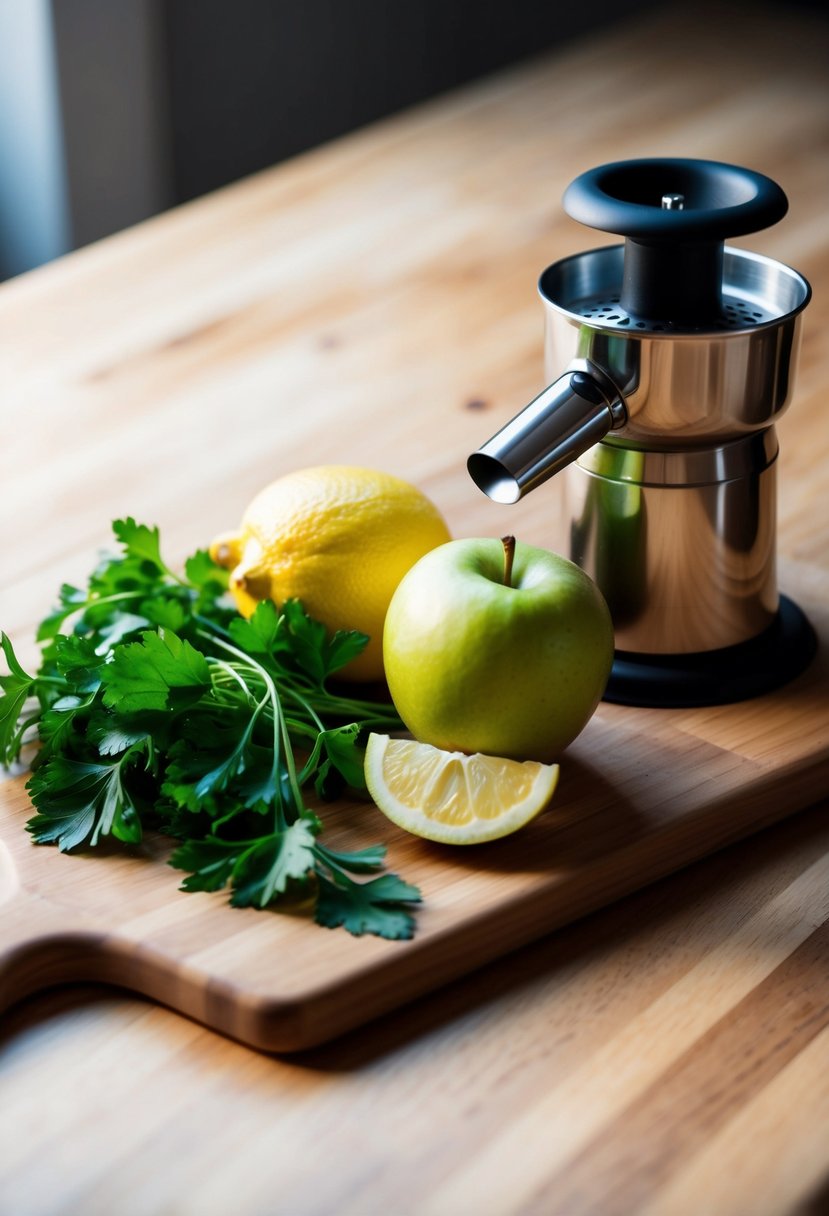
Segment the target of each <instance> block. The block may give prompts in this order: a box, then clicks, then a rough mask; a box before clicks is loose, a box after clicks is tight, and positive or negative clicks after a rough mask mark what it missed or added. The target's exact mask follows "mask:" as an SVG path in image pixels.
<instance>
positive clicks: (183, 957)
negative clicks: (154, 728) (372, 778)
mask: <svg viewBox="0 0 829 1216" xmlns="http://www.w3.org/2000/svg"><path fill="white" fill-rule="evenodd" d="M782 585H783V586H784V589H785V590H786V591H787V593H788V594H790V595H791V596H792V597H793V598H795V599H796V600H797V601H798V602H799V603H800V604H801V606H802V607H803V608H804V609H805V610H806V611H807V614H808V615H809V617H810V619H811V620H812V622H813V624H814V625H815V627H816V629H817V632H818V636H819V639H820V650H819V653H818V657H817V659H816V660H815V661H814V663H813V664H812V666H811V667H810V669H809V670H808V671H807V672H806V673H805V674H804V675H803V676H801V677H800V678H799V679H797V680H796V681H794V682H793V683H792V684H790V685H788V686H787V687H785V688H783V689H781V690H779V691H777V692H775V693H773V694H770V695H767V696H764V697H760V698H757V699H756V700H752V701H748V702H744V703H743V704H740V705H730V706H721V707H717V708H712V709H695V710H669V711H666V710H643V709H631V708H627V707H621V706H613V705H602V706H601V707H600V709H599V711H598V712H597V713H596V715H595V716H594V718H593V720H592V721H591V722H590V723H589V725H588V727H587V729H586V730H585V731H584V733H583V734H582V736H581V737H580V738H579V739H578V740H577V741H576V742H575V743H574V744H573V745H572V746H571V748H570V749H569V750H568V751H567V753H566V755H565V757H564V759H563V762H562V774H561V780H560V784H559V790H558V793H557V796H556V800H555V802H554V803H553V805H552V807H551V808H550V809H549V810H548V811H547V812H545V814H544V815H543V816H542V817H541V818H540V819H538V820H536V821H535V822H534V823H533V824H531V825H530V826H529V827H528V828H526V829H524V830H523V831H522V832H519V833H517V834H516V835H515V836H513V837H511V838H508V839H506V840H504V841H500V842H497V843H494V844H491V845H485V846H478V847H476V848H473V849H468V850H459V849H451V848H449V847H441V846H437V845H431V844H429V843H427V842H424V841H419V840H416V839H414V838H412V837H409V836H407V835H406V834H405V833H402V832H400V831H398V830H397V829H393V828H392V826H391V825H390V824H388V823H387V821H386V820H385V819H384V818H383V817H382V816H381V815H380V813H379V812H378V811H377V810H376V809H375V808H374V807H373V805H371V804H370V803H368V802H361V803H357V802H355V803H352V804H350V805H345V804H339V805H337V806H336V808H326V809H325V811H324V814H325V817H326V820H327V822H328V824H329V825H330V826H329V828H328V830H327V833H328V834H327V839H329V840H330V841H331V842H334V841H335V840H341V841H342V842H343V843H345V842H347V843H348V844H349V845H357V844H359V843H368V842H369V841H372V840H378V839H382V840H385V841H388V842H389V846H390V847H389V863H390V866H391V867H392V868H393V869H395V870H397V871H398V872H399V873H401V874H402V875H403V876H404V877H405V878H406V879H408V880H409V881H412V882H415V883H416V884H418V885H419V886H420V887H421V889H422V891H423V895H424V899H425V904H424V907H423V909H422V911H420V912H419V914H418V928H417V932H416V935H415V937H414V939H413V940H412V941H410V942H386V941H381V940H378V939H376V938H370V937H365V938H359V939H357V938H352V937H350V936H349V935H348V934H347V933H345V932H344V931H343V930H334V931H330V930H325V929H322V928H320V927H318V926H316V925H314V924H313V923H312V922H310V921H309V920H307V919H305V918H304V917H302V916H299V915H295V916H289V915H284V914H276V913H273V914H271V913H263V912H257V911H253V910H247V909H246V910H240V909H233V908H231V907H229V906H228V904H227V903H226V902H225V896H224V895H223V894H221V893H218V894H193V895H187V894H183V893H181V892H179V890H178V883H179V881H180V878H181V875H180V874H179V873H178V872H177V871H174V870H173V869H171V868H170V867H168V866H167V865H166V864H165V862H166V858H167V856H168V853H169V845H168V842H165V841H163V840H160V839H155V840H150V841H149V842H147V843H146V844H145V845H144V846H142V847H141V848H140V849H135V850H132V851H130V852H129V853H126V852H124V851H117V852H116V851H105V850H101V851H99V852H96V853H87V854H84V855H80V856H65V855H61V854H59V853H58V852H57V851H56V850H55V849H52V848H47V847H41V846H35V845H33V844H31V842H30V839H29V837H28V835H27V834H26V832H25V831H24V824H25V821H26V819H27V818H28V816H29V814H30V813H31V808H30V805H29V802H28V797H27V795H26V791H25V789H24V782H25V777H16V778H13V779H10V780H8V781H6V782H5V783H3V784H2V785H0V906H2V918H1V919H0V1011H2V1009H3V1008H4V1007H7V1006H8V1005H9V1004H10V1003H12V1002H13V1001H15V1000H17V999H19V998H21V997H23V996H25V995H27V994H29V993H32V992H34V991H36V990H38V989H41V988H44V987H47V986H49V985H53V984H57V983H61V982H65V981H77V980H94V981H102V982H106V983H112V984H118V985H123V986H124V987H127V988H130V989H133V990H135V991H136V992H140V993H143V994H145V995H147V996H150V997H152V998H154V999H156V1000H159V1001H162V1002H164V1003H166V1004H167V1005H170V1006H172V1007H173V1008H175V1009H177V1010H179V1011H181V1012H182V1013H185V1014H188V1015H190V1016H191V1017H194V1018H197V1019H199V1020H200V1021H203V1022H205V1023H206V1024H207V1025H209V1026H211V1027H213V1028H214V1029H216V1030H218V1031H221V1032H223V1033H226V1034H229V1035H232V1036H233V1037H235V1038H238V1039H240V1040H242V1041H244V1042H246V1043H248V1044H250V1045H252V1046H254V1047H258V1048H262V1049H265V1050H270V1051H295V1050H298V1049H301V1048H305V1047H309V1046H312V1045H314V1044H317V1043H319V1042H321V1041H323V1040H325V1039H328V1038H331V1037H333V1036H335V1035H338V1034H340V1033H342V1032H343V1031H346V1030H348V1029H350V1028H351V1027H354V1026H356V1025H359V1024H361V1023H363V1022H366V1021H368V1020H370V1019H371V1018H373V1017H376V1016H377V1015H379V1014H382V1013H385V1012H387V1011H389V1010H391V1009H393V1008H395V1007H396V1006H399V1005H400V1004H402V1003H403V1002H405V1001H408V1000H411V999H412V998H413V997H416V996H418V995H419V994H421V993H424V992H427V991H429V990H430V989H433V988H435V987H437V986H438V985H440V984H442V983H444V982H446V981H448V980H450V979H454V978H457V977H458V976H460V975H463V974H464V973H466V972H468V971H470V970H472V969H473V968H475V967H477V966H479V965H481V964H483V963H485V962H488V961H490V960H492V959H494V958H497V957H498V956H500V955H503V954H505V953H506V952H507V951H509V950H512V949H514V948H516V947H517V946H519V945H521V944H523V943H525V942H528V941H530V940H532V939H534V938H538V937H541V936H542V935H544V934H546V933H549V932H550V931H551V930H553V929H555V928H556V927H558V926H560V925H563V924H565V923H566V922H568V921H572V920H574V919H575V918H577V917H579V916H582V915H584V914H585V913H586V912H589V911H591V910H593V909H596V908H598V907H600V906H602V905H604V904H607V903H609V902H610V901H612V900H614V899H617V898H618V897H620V896H622V895H624V894H626V893H628V892H630V891H633V890H635V889H636V888H638V887H641V886H643V885H644V884H646V883H648V882H652V881H653V880H654V879H656V878H659V877H662V876H664V875H666V874H668V873H670V872H672V871H674V870H676V869H678V868H680V867H681V866H684V865H687V864H688V863H689V862H691V861H693V860H695V859H697V858H699V857H701V856H703V855H705V854H706V853H709V852H712V851H713V850H715V849H718V848H720V847H722V846H723V845H725V844H727V843H729V842H731V841H733V840H736V839H738V838H739V837H741V836H744V835H747V834H748V833H751V832H754V831H757V830H758V829H760V828H762V827H764V826H766V825H768V824H770V823H772V822H774V821H775V820H778V819H781V818H783V817H784V816H786V815H789V814H791V813H792V812H793V811H796V810H798V809H801V808H803V807H805V806H807V805H809V804H810V803H811V802H813V801H816V800H817V799H819V798H821V797H824V796H825V794H826V792H827V788H828V787H829V698H827V696H826V689H827V670H828V669H829V657H828V656H829V595H827V590H829V577H827V575H826V574H824V573H822V572H820V571H818V570H816V569H814V568H809V567H800V568H797V567H791V568H788V569H787V570H785V571H784V578H783V579H782Z"/></svg>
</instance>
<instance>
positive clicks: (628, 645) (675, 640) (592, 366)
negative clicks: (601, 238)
mask: <svg viewBox="0 0 829 1216" xmlns="http://www.w3.org/2000/svg"><path fill="white" fill-rule="evenodd" d="M643 166H645V167H646V168H645V169H643ZM677 166H681V167H682V170H684V171H685V176H684V177H683V176H682V172H681V171H679V170H678V169H677ZM688 166H691V167H692V168H691V170H690V171H689V170H688V168H687V167H688ZM628 167H630V168H631V169H632V170H633V172H632V174H628V176H625V175H624V173H622V174H620V173H619V172H618V170H620V169H622V170H627V169H628ZM608 169H609V170H612V171H616V172H615V176H613V174H611V175H608V174H607V173H606V172H605V170H608ZM602 173H604V177H602V176H601V175H602ZM732 173H733V174H739V175H741V176H739V177H738V178H736V179H735V180H736V182H737V185H736V186H733V184H732V182H731V179H730V178H729V177H727V175H728V174H732ZM593 174H594V175H595V174H599V175H600V181H601V183H602V185H603V186H604V185H606V183H607V181H609V180H610V181H612V182H614V183H618V182H619V181H620V180H624V182H625V188H626V189H628V190H630V192H631V193H632V194H633V195H634V199H633V202H631V201H630V199H627V198H624V199H622V200H620V199H619V197H612V198H611V200H610V201H611V204H612V207H613V208H615V210H613V214H612V218H613V220H614V222H615V224H616V230H617V231H620V232H625V233H627V232H629V231H630V225H631V224H632V221H631V220H630V216H631V215H634V214H635V219H636V224H638V225H639V227H638V228H636V233H635V235H636V237H637V239H639V238H641V237H642V235H643V232H644V233H645V235H646V236H648V237H649V238H650V236H652V235H653V233H652V230H651V229H648V227H647V226H648V224H651V225H652V226H653V227H654V228H658V226H659V225H663V226H664V227H663V228H662V229H661V230H660V231H661V232H662V233H663V236H662V237H661V239H662V240H663V241H664V242H666V244H667V243H668V238H666V237H664V232H668V234H669V236H670V235H671V229H670V228H669V227H668V226H669V225H673V226H674V229H675V230H676V232H678V233H679V234H680V236H681V238H682V239H681V242H679V252H678V253H677V247H676V246H669V247H667V250H665V248H664V247H660V245H659V242H658V241H656V240H654V241H653V243H651V244H647V243H646V247H645V248H644V252H643V249H642V248H641V247H640V246H639V244H637V243H636V242H632V241H631V240H630V239H629V240H628V241H627V242H626V244H625V245H624V246H623V245H613V246H608V247H604V248H599V249H593V250H588V251H586V252H584V253H579V254H576V255H574V256H572V257H568V258H565V259H563V260H562V261H559V262H556V263H554V264H553V265H551V266H549V267H548V268H547V269H546V270H545V271H544V272H543V274H542V275H541V278H540V281H539V292H540V295H541V299H542V301H543V304H544V308H545V368H546V373H547V376H548V377H549V378H550V380H551V381H552V383H551V384H550V385H549V387H548V388H546V389H545V390H544V392H542V393H541V394H540V395H539V396H538V397H537V398H536V399H535V400H534V401H533V402H531V403H530V405H529V406H527V407H526V408H525V409H524V410H523V411H522V412H521V413H519V414H518V415H517V416H516V417H515V418H514V419H512V420H511V421H510V422H508V423H507V425H506V426H505V427H503V428H502V429H501V430H500V431H499V432H498V433H497V434H496V435H495V436H493V438H492V439H491V440H489V442H488V443H486V444H484V445H483V447H482V448H481V449H480V450H479V451H478V452H476V453H474V454H473V455H472V456H471V457H470V458H469V471H470V474H471V476H472V477H473V479H474V480H475V482H476V483H477V484H478V485H479V486H480V487H481V488H482V489H483V490H484V491H485V492H486V493H487V494H489V495H490V497H492V498H493V499H495V500H496V501H500V502H514V501H516V500H517V499H518V498H519V497H521V496H522V495H523V494H524V493H526V492H527V491H528V490H530V489H533V488H534V487H535V486H537V485H539V484H540V483H541V482H543V481H546V480H547V479H548V478H549V477H551V476H552V475H553V474H554V473H558V474H559V476H557V477H556V478H555V480H554V482H553V492H552V494H551V498H552V500H553V503H552V505H553V510H552V511H551V525H550V539H549V545H550V547H551V548H554V549H557V550H558V551H559V552H562V553H564V554H565V555H567V556H570V557H571V558H572V559H573V560H574V561H575V562H577V563H578V564H579V565H581V566H582V567H583V568H584V569H585V570H586V571H587V572H588V573H589V574H591V576H592V577H593V578H594V579H595V580H596V582H597V583H598V585H599V586H600V588H601V589H602V591H603V592H604V595H605V597H606V599H607V601H608V605H609V607H610V610H611V615H612V617H613V621H614V627H615V630H616V646H617V653H620V652H621V653H622V654H625V655H628V656H642V657H643V658H645V662H646V663H647V658H646V657H647V656H666V659H668V660H677V664H678V666H677V672H678V676H677V678H678V680H679V684H680V686H681V684H682V680H683V678H684V677H683V674H682V673H683V671H687V670H688V669H689V661H691V665H692V661H693V660H694V658H695V657H696V656H700V655H707V656H708V657H709V659H710V660H712V663H713V668H712V669H713V670H715V671H716V662H717V660H718V658H719V657H722V658H723V661H725V659H727V657H728V656H729V655H731V654H732V652H733V651H734V650H735V648H736V649H737V650H738V651H739V648H740V647H743V649H744V650H745V647H746V646H747V645H750V644H752V643H753V642H754V641H755V640H757V639H764V638H765V639H767V640H769V641H770V642H772V643H773V645H774V647H775V648H776V650H779V649H780V645H781V641H780V639H779V638H777V637H776V635H775V636H774V637H772V635H773V634H774V631H775V628H776V625H777V623H778V620H779V612H780V601H779V596H778V589H777V578H776V569H775V554H776V535H775V534H776V459H777V452H778V448H777V438H776V434H775V429H774V423H775V421H776V420H777V419H778V418H779V417H780V416H781V414H782V413H783V411H784V410H785V409H786V407H787V405H788V402H789V400H790V396H791V391H792V386H793V377H794V369H795V366H796V362H797V354H798V345H799V340H800V321H801V314H802V311H803V309H804V308H805V307H806V304H807V303H808V301H809V296H810V288H809V285H808V283H807V282H806V280H805V279H804V278H803V276H802V275H800V274H798V273H797V272H796V271H794V270H792V269H790V268H789V267H787V266H784V265H782V264H780V263H778V262H775V261H772V260H771V259H769V258H766V257H763V256H761V255H759V254H755V253H749V252H746V251H744V250H741V249H735V248H730V247H728V246H725V245H724V244H722V242H719V243H718V242H717V241H716V240H714V241H713V242H712V241H711V240H709V239H707V238H708V237H709V236H710V235H711V233H710V232H709V231H706V230H705V225H706V223H707V224H708V227H709V228H710V229H712V230H714V236H717V235H718V234H720V233H721V231H722V226H723V219H722V213H723V210H729V208H728V207H726V208H725V209H723V208H722V207H721V206H720V205H719V204H720V203H721V202H722V191H720V192H719V193H718V192H717V190H713V189H712V188H711V183H712V182H713V183H714V184H715V185H717V186H720V185H721V183H722V181H723V180H725V181H726V182H727V184H728V185H729V187H730V188H732V197H731V199H728V198H727V197H726V202H729V203H731V204H734V199H735V197H736V203H737V205H736V206H735V205H731V206H730V214H729V215H728V219H727V223H728V225H730V227H731V231H732V232H737V231H742V230H745V226H746V223H748V219H747V217H746V215H744V216H743V218H742V220H741V221H740V223H741V224H742V227H740V225H739V224H737V222H736V221H735V213H736V212H743V213H750V212H752V210H753V211H754V215H753V219H754V220H755V221H756V220H757V218H758V215H759V208H758V205H757V204H756V203H755V201H754V199H753V196H752V195H751V192H750V190H749V188H748V186H747V185H746V181H748V183H749V185H752V184H753V183H754V182H755V181H756V182H759V183H760V187H758V189H760V190H762V191H765V192H766V193H765V196H764V198H765V203H766V210H765V212H764V213H763V215H760V219H761V220H762V221H763V223H766V222H773V220H774V218H779V216H780V214H782V212H783V211H785V208H786V202H785V196H782V192H779V188H778V187H776V186H774V184H773V183H769V182H768V179H763V178H760V177H759V175H751V174H746V171H744V170H735V169H733V167H731V166H719V165H712V163H711V162H693V161H692V162H688V161H682V162H680V161H659V162H655V161H646V162H625V163H623V164H622V165H621V166H607V167H603V169H601V170H597V171H593ZM695 174H696V175H697V176H695ZM584 176H585V178H587V177H588V176H590V177H591V182H590V189H591V192H592V193H590V196H589V201H590V204H591V205H592V204H593V202H594V197H593V194H594V193H595V191H596V182H595V180H594V178H593V177H592V175H584ZM654 176H656V178H657V179H659V178H660V177H663V178H664V180H666V181H667V182H668V183H670V182H671V180H675V179H676V177H677V176H680V178H682V181H683V184H684V185H685V186H686V189H688V187H689V186H690V190H689V193H691V194H692V195H693V192H694V190H695V189H697V187H698V183H697V177H699V180H700V181H702V182H703V186H704V189H703V187H699V189H698V193H699V191H700V190H701V191H702V193H704V192H705V190H708V191H709V194H711V195H712V196H713V198H714V203H713V204H712V205H710V206H709V208H708V210H705V211H702V212H701V214H700V215H699V216H697V217H696V219H693V218H692V219H691V220H690V221H688V220H687V219H685V220H683V219H682V217H678V218H674V219H666V217H664V216H658V217H657V219H656V221H655V222H654V220H653V217H652V215H651V214H650V213H651V212H652V211H653V210H654V209H656V208H658V209H660V210H662V211H664V210H670V209H671V208H673V207H675V206H677V205H681V204H682V203H684V201H685V199H684V198H683V195H682V194H681V193H679V192H670V193H665V192H664V191H663V192H662V194H661V195H660V194H659V192H658V191H657V192H654V191H651V194H650V195H647V194H646V192H645V190H644V187H643V186H642V181H643V179H644V178H645V177H647V179H648V181H650V180H651V179H652V178H653V177H654ZM579 181H581V179H579ZM630 181H632V182H633V186H632V187H631V186H630V185H629V182H630ZM575 184H577V183H574V185H575ZM571 189H572V187H571ZM735 191H736V194H734V192H735ZM774 191H777V192H778V193H777V194H774ZM619 193H622V191H619ZM726 194H727V191H726ZM643 196H644V199H643ZM781 198H782V203H781ZM666 199H667V200H669V202H667V203H666ZM670 200H673V201H670ZM677 200H679V204H678V203H677ZM565 201H567V196H565ZM600 201H601V200H600ZM699 201H700V200H699V199H698V202H699ZM707 201H708V202H709V204H710V199H708V200H707ZM781 207H782V211H781ZM578 211H579V207H578V206H576V207H575V209H574V210H573V211H571V213H572V214H575V213H577V212H578ZM643 213H644V218H643ZM620 214H621V217H622V220H623V221H624V222H625V223H628V225H629V226H628V227H627V228H626V227H625V226H623V224H622V222H621V221H620V219H619V216H620ZM769 216H772V217H773V218H771V219H770V218H769ZM712 217H713V218H712ZM577 218H582V216H581V215H580V214H578V215H577ZM601 218H603V219H605V218H606V217H605V216H604V215H603V214H602V216H601ZM689 222H690V224H691V225H693V224H696V226H697V227H696V229H694V228H693V227H690V228H689ZM763 223H756V224H755V226H763ZM682 224H685V229H684V230H683V229H682V228H681V227H680V225H682ZM596 226H598V227H602V228H605V227H609V226H610V225H609V223H608V224H605V223H597V224H596ZM688 231H691V232H692V235H693V236H695V237H698V236H699V233H700V231H701V232H702V235H703V236H704V237H705V238H706V239H705V240H704V241H703V242H702V252H701V259H702V273H701V274H699V275H696V272H695V271H694V270H693V266H694V257H693V254H694V247H693V243H692V242H691V241H689V240H688V238H687V232H688ZM632 244H633V246H634V249H633V252H631V245H632ZM712 244H713V245H714V246H716V248H715V249H714V250H713V252H712V249H711V246H712ZM663 253H664V255H665V256H663ZM643 259H644V265H643ZM706 259H707V261H706ZM665 261H667V263H668V268H669V270H670V271H671V273H672V274H674V275H677V276H679V278H678V279H677V281H676V283H675V296H676V300H675V301H672V298H671V293H670V284H671V281H672V280H671V274H666V273H665V271H664V262H665ZM682 276H690V278H691V279H692V280H693V282H692V289H691V292H690V299H683V298H682V282H683V278H682ZM712 279H715V280H716V281H715V282H713V281H712ZM651 287H653V290H650V289H651ZM804 625H805V622H804ZM805 628H806V629H808V626H807V625H805ZM782 644H783V645H786V644H787V643H785V641H784V642H783V643H782ZM807 649H808V647H807ZM801 650H802V647H801ZM683 656H685V658H683ZM757 657H758V658H761V656H759V655H758V656H757ZM801 657H802V656H801ZM742 661H743V662H746V661H748V662H749V663H750V661H751V656H750V655H749V654H748V652H746V653H744V654H743V655H742ZM640 666H641V664H640ZM752 688H753V685H752ZM713 692H714V693H716V688H714V690H713ZM701 695H702V694H701ZM678 696H679V699H681V693H680V694H678ZM620 699H621V698H620ZM703 699H704V700H717V699H725V698H720V697H718V696H716V695H713V694H712V693H709V694H706V695H705V696H704V697H703ZM728 699H734V698H731V697H729V698H728ZM657 703H658V702H657ZM665 703H673V702H665Z"/></svg>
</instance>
